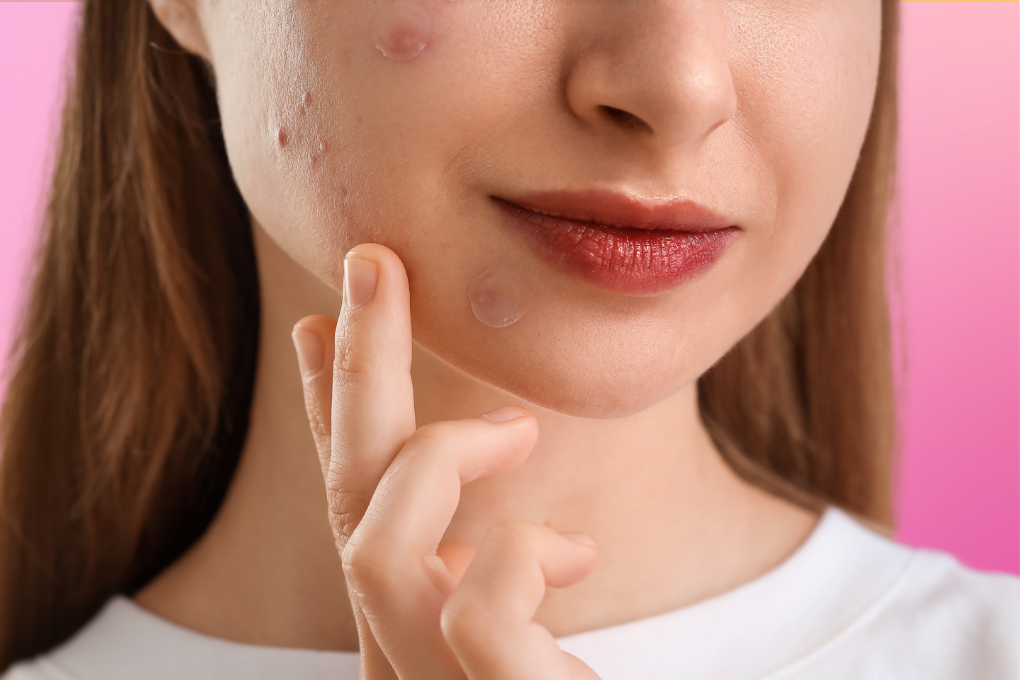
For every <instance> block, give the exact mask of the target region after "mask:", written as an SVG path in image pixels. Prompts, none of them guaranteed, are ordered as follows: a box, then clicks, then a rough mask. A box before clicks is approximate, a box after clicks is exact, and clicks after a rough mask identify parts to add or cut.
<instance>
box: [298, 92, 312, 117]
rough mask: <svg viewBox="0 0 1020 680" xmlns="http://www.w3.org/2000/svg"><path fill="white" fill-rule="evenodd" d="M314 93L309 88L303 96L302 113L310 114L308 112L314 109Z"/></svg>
mask: <svg viewBox="0 0 1020 680" xmlns="http://www.w3.org/2000/svg"><path fill="white" fill-rule="evenodd" d="M312 104H313V101H312V93H311V91H309V90H305V93H304V94H303V95H302V96H301V113H303V114H304V115H306V116H307V115H308V112H309V111H311V110H312Z"/></svg>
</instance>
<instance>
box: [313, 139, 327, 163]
mask: <svg viewBox="0 0 1020 680" xmlns="http://www.w3.org/2000/svg"><path fill="white" fill-rule="evenodd" d="M327 153H329V142H327V141H326V140H325V139H320V140H319V143H318V145H316V147H315V149H314V150H313V151H312V153H310V154H309V155H308V162H309V163H310V164H312V165H313V166H314V165H317V164H318V163H319V160H320V159H321V158H322V157H323V156H325V155H326V154H327Z"/></svg>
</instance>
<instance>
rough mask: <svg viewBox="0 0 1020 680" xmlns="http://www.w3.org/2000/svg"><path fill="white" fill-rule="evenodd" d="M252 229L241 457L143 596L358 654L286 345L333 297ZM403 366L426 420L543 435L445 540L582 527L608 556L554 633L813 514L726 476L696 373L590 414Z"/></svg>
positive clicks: (548, 610)
mask: <svg viewBox="0 0 1020 680" xmlns="http://www.w3.org/2000/svg"><path fill="white" fill-rule="evenodd" d="M255 233H256V247H257V251H258V257H259V268H260V275H261V280H262V283H263V285H262V290H263V296H262V305H263V307H262V317H263V326H262V335H261V338H260V356H259V366H258V374H257V380H256V388H255V396H254V402H253V406H252V414H251V428H250V431H249V436H248V440H247V444H246V446H245V450H244V452H243V455H242V458H241V463H240V465H239V468H238V471H237V473H236V475H235V478H234V480H233V482H232V484H231V487H230V490H229V492H228V495H227V497H226V499H225V500H224V504H223V507H222V509H221V510H220V512H219V514H218V515H217V517H216V519H215V520H214V522H213V523H212V525H211V526H210V528H209V530H208V531H207V532H206V534H205V536H203V538H202V539H201V540H200V541H199V542H198V543H197V544H196V545H195V546H194V547H193V548H192V549H191V550H190V551H189V552H188V553H187V554H186V555H185V556H184V557H183V558H181V560H179V561H178V562H177V563H175V564H174V565H173V566H171V567H170V568H169V569H167V570H166V571H165V572H164V573H163V574H162V575H161V576H160V577H158V578H157V579H156V580H155V581H153V583H152V584H150V585H149V586H148V587H146V588H145V589H144V590H143V591H141V592H140V593H139V594H138V595H137V596H136V599H137V601H138V602H139V603H140V604H142V606H145V607H147V608H149V609H151V610H153V611H154V612H156V613H157V614H160V615H162V616H164V617H166V618H168V619H170V620H172V621H175V622H177V623H180V624H182V625H185V626H187V627H189V628H192V629H194V630H197V631H199V632H204V633H207V634H210V635H214V636H217V637H223V638H227V639H232V640H237V641H241V642H247V643H252V644H263V645H273V646H286V647H303V648H314V649H348V650H353V649H356V648H357V634H356V631H355V629H354V626H353V617H352V615H351V610H350V604H349V602H348V601H347V593H346V588H345V586H344V582H343V576H342V572H341V568H340V560H339V557H338V556H337V553H336V550H335V548H334V545H333V537H332V534H331V532H330V529H329V526H328V524H327V520H326V501H325V490H324V486H323V481H322V475H321V472H320V470H319V463H318V459H317V457H316V452H315V446H314V443H313V441H312V438H311V435H310V433H309V429H308V419H307V416H306V414H305V410H304V401H303V395H302V391H301V389H302V388H301V379H300V376H299V373H298V368H297V362H296V358H295V355H294V350H293V347H292V345H291V340H290V332H291V329H292V328H293V326H294V324H295V323H296V322H297V321H298V320H299V319H301V318H303V317H304V316H307V315H309V314H315V313H319V314H322V313H326V314H329V313H336V311H338V310H339V308H340V298H339V295H338V294H337V293H336V292H335V291H333V290H332V289H331V288H329V287H328V286H326V285H325V284H323V283H322V282H321V281H319V280H318V279H316V278H315V277H313V276H312V275H311V274H309V273H308V272H307V271H305V270H304V269H302V268H301V267H299V266H298V265H297V264H296V263H294V262H293V261H292V260H291V259H290V258H289V257H288V256H287V255H286V254H285V253H284V252H283V251H281V250H280V248H279V247H278V246H277V245H276V244H275V243H274V242H272V241H271V240H270V239H269V238H268V237H266V236H265V234H264V233H263V232H262V230H261V229H260V228H258V227H256V228H255ZM412 378H413V381H414V390H415V395H414V396H415V409H416V416H417V422H418V425H419V426H421V425H424V424H426V423H429V422H435V421H439V420H450V419H456V418H466V417H473V416H477V415H478V414H480V413H484V412H486V411H488V410H491V409H493V408H496V407H499V406H503V405H507V404H516V405H521V406H525V407H527V408H528V409H529V410H531V411H532V412H533V413H535V414H536V416H537V418H538V421H539V426H540V433H541V434H540V436H539V441H538V444H537V446H536V447H535V450H534V451H533V452H532V454H531V456H530V457H529V458H528V460H527V461H526V462H525V463H524V464H523V465H522V466H521V467H519V468H518V469H517V470H514V471H513V472H510V473H507V474H503V475H499V476H497V477H490V478H485V479H481V480H478V481H476V482H473V483H471V484H469V485H467V486H466V487H464V489H463V492H462V495H461V502H460V505H459V507H458V509H457V513H456V515H455V517H454V519H453V522H452V523H451V524H450V527H449V530H448V532H447V538H448V539H454V540H460V541H465V542H467V543H472V544H475V545H477V544H478V542H479V541H480V540H481V538H482V536H483V535H484V534H485V532H486V531H487V529H488V528H489V527H491V526H492V525H493V524H495V523H496V522H499V521H501V520H504V519H526V520H530V521H534V522H542V523H545V524H548V525H549V526H551V527H553V528H555V529H557V530H560V531H583V532H585V533H587V534H589V535H590V536H592V537H593V538H594V539H595V540H596V541H597V542H598V543H599V547H600V549H601V554H602V559H601V562H600V564H599V567H598V568H597V569H596V571H595V573H594V574H592V576H590V577H589V578H588V579H586V580H585V581H583V582H582V583H580V584H578V585H576V586H574V587H572V588H569V589H566V590H561V591H555V590H550V591H549V595H548V596H547V598H546V601H545V602H544V603H543V605H542V607H541V608H540V610H539V612H538V614H537V616H536V618H537V620H538V621H539V622H540V623H542V624H544V625H545V626H547V627H548V628H549V629H550V631H551V632H552V633H553V634H554V635H565V634H570V633H574V632H580V631H582V630H589V629H593V628H598V627H602V626H606V625H612V624H615V623H622V622H624V621H628V620H632V619H636V618H640V617H643V616H649V615H653V614H657V613H661V612H664V611H668V610H671V609H675V608H678V607H682V606H685V605H688V604H692V603H694V602H697V601H699V600H702V599H705V598H707V597H711V596H713V595H716V594H719V593H722V592H725V591H727V590H730V589H732V588H734V587H736V586H738V585H740V584H742V583H745V582H747V581H749V580H751V579H753V578H755V577H757V576H759V575H761V574H763V573H764V572H766V571H768V570H769V569H771V568H773V567H774V566H776V565H777V564H779V563H780V562H781V561H782V560H784V559H785V558H786V557H788V556H789V555H790V554H791V553H792V552H793V551H794V550H795V549H796V547H797V546H799V545H800V544H801V543H802V542H803V540H804V539H805V538H806V537H807V536H808V535H809V533H810V531H811V530H812V528H813V526H814V524H815V522H816V520H817V517H816V516H815V515H813V514H810V513H808V512H806V511H804V510H801V509H799V508H797V507H795V506H793V505H791V504H789V503H787V502H785V501H782V500H779V499H777V498H775V497H773V496H770V495H768V494H765V493H764V492H762V491H760V490H759V489H757V488H756V487H753V486H751V485H749V484H747V483H745V482H743V481H742V480H740V479H739V478H737V477H736V476H735V475H734V474H733V472H732V471H731V470H730V468H729V467H728V466H727V465H726V464H725V462H724V461H723V460H722V458H721V457H720V455H719V453H718V451H717V450H716V448H715V446H714V445H713V443H712V441H711V439H710V437H709V436H708V434H707V433H706V431H705V429H704V427H703V425H702V423H701V421H700V418H699V415H698V406H697V393H696V386H695V385H689V386H687V387H684V388H682V389H680V390H679V391H677V392H676V393H674V394H673V395H672V396H671V397H669V398H667V399H665V400H663V401H661V402H659V403H658V404H656V405H654V406H652V407H651V408H649V409H646V410H645V411H642V412H640V413H636V414H634V415H631V416H628V417H627V418H621V419H613V420H589V419H582V418H575V417H571V416H566V415H563V414H559V413H555V412H552V411H548V410H545V409H542V408H538V407H536V406H534V405H532V404H528V403H526V402H522V401H521V400H520V399H517V398H515V397H513V396H512V395H509V394H507V393H505V392H502V391H500V390H498V389H496V388H494V387H492V386H490V385H487V384H485V383H482V382H480V381H478V380H475V379H474V378H472V377H470V376H468V375H466V374H464V373H462V372H460V371H458V370H457V369H455V368H453V367H452V366H450V365H449V364H448V363H446V362H445V361H443V360H442V359H440V358H439V357H437V356H435V355H434V354H432V353H431V352H429V351H428V350H427V349H425V348H423V347H421V346H419V345H417V344H416V345H415V348H414V356H413V365H412ZM638 575H640V578H635V577H636V576H638Z"/></svg>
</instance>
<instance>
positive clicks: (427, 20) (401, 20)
mask: <svg viewBox="0 0 1020 680" xmlns="http://www.w3.org/2000/svg"><path fill="white" fill-rule="evenodd" d="M425 1H426V2H428V0H425ZM432 23H433V22H432V17H431V16H430V13H429V11H428V10H427V9H426V7H425V5H424V4H419V3H416V2H411V1H410V0H391V2H388V3H386V4H384V5H383V6H382V7H381V8H380V9H379V12H378V14H376V15H375V19H374V20H373V21H372V42H373V43H375V47H376V49H378V50H379V51H380V52H382V54H383V56H385V57H388V58H390V59H393V60H395V61H409V60H411V59H414V58H415V57H417V56H418V55H419V54H421V53H422V50H424V49H425V48H426V47H427V46H428V44H429V42H430V40H431V39H432V37H433V35H432Z"/></svg>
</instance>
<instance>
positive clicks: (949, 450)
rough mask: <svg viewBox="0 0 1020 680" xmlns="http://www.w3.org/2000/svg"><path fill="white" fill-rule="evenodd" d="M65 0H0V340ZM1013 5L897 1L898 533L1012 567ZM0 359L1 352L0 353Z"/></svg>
mask: <svg viewBox="0 0 1020 680" xmlns="http://www.w3.org/2000/svg"><path fill="white" fill-rule="evenodd" d="M74 11H75V3H60V2H41V3H28V2H24V3H12V2H0V92H3V93H4V94H3V104H2V105H0V130H2V131H3V132H4V136H3V139H4V141H3V142H0V347H6V346H7V345H8V343H9V341H10V334H11V329H12V325H13V323H14V321H15V318H16V316H17V309H18V300H19V290H20V284H21V282H23V280H24V277H25V273H26V268H25V267H26V263H27V262H28V260H29V254H30V251H31V244H32V239H33V233H34V225H35V223H36V220H37V216H38V214H39V205H40V190H41V187H42V185H43V182H44V178H45V169H46V166H47V161H48V157H49V149H50V140H51V138H52V136H53V133H54V130H55V126H56V117H55V115H56V104H57V102H58V99H59V93H60V91H61V89H62V85H61V82H62V73H63V67H64V63H65V62H64V54H65V51H66V49H67V45H68V42H69V39H70V37H71V34H72V25H73V19H74ZM1018 26H1020V5H1017V4H1012V3H966V4H964V3H911V4H905V5H903V43H902V45H903V48H902V49H903V52H902V54H903V67H902V68H903V78H902V101H903V120H902V129H903V137H902V155H901V174H900V179H899V188H900V198H899V206H900V211H899V212H900V219H899V228H898V231H897V235H896V243H895V247H896V249H897V250H898V252H899V263H898V265H897V269H898V279H899V285H898V292H897V293H896V297H897V299H898V301H899V302H898V307H899V310H900V312H899V321H898V329H899V330H898V332H899V337H900V340H901V344H902V345H903V347H902V350H903V355H904V363H905V365H904V367H903V369H902V371H901V378H900V383H901V387H900V391H901V402H902V404H903V412H902V431H901V438H902V447H903V454H902V457H901V461H900V466H899V475H898V489H899V502H898V511H899V520H900V533H899V538H900V540H902V541H904V542H906V543H909V544H911V545H918V546H925V547H933V548H939V549H943V550H947V551H949V552H952V553H953V554H955V555H956V556H957V557H958V558H959V559H960V560H962V561H963V562H964V563H966V564H968V565H970V566H973V567H978V568H981V569H994V570H1001V571H1009V572H1013V573H1018V572H1020V423H1018V414H1020V361H1018V360H1020V287H1018V284H1020V210H1018V209H1020V204H1018V201H1020V198H1018V186H1020V136H1018V125H1020V111H1018V107H1020V73H1018V60H1017V55H1018V53H1020V38H1018V36H1020V28H1018ZM0 366H2V364H0Z"/></svg>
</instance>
